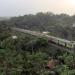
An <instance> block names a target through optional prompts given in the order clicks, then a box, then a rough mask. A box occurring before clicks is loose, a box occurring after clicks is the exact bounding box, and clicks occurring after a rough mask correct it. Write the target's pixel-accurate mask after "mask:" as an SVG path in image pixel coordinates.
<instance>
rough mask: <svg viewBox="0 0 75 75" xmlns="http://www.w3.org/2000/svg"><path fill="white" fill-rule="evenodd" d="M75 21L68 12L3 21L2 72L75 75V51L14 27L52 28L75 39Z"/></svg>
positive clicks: (0, 27)
mask: <svg viewBox="0 0 75 75" xmlns="http://www.w3.org/2000/svg"><path fill="white" fill-rule="evenodd" d="M74 20H75V16H69V15H66V14H61V15H55V14H53V13H38V14H36V15H25V16H20V17H13V18H11V19H10V20H6V21H0V75H75V55H74V54H71V53H68V52H67V51H65V50H63V49H58V48H56V47H54V46H52V45H51V44H50V43H49V42H48V40H47V39H46V38H39V37H35V36H32V35H28V34H23V33H20V32H15V31H12V30H11V29H10V28H11V27H14V26H15V27H19V28H25V29H30V30H36V31H49V32H50V35H54V36H58V37H61V38H65V39H69V40H75V39H74V38H75V35H74V34H75V33H74V31H75V30H74V26H73V24H74ZM13 36H16V37H17V38H13Z"/></svg>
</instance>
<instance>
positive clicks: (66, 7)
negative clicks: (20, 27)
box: [0, 0, 75, 16]
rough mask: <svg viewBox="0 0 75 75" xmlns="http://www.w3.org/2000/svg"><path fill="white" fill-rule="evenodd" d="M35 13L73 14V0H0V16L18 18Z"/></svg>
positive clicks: (74, 5)
mask: <svg viewBox="0 0 75 75" xmlns="http://www.w3.org/2000/svg"><path fill="white" fill-rule="evenodd" d="M37 12H54V13H57V14H60V13H67V14H70V15H73V14H75V0H0V16H19V15H25V14H35V13H37Z"/></svg>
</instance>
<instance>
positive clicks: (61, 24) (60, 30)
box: [0, 12, 75, 40]
mask: <svg viewBox="0 0 75 75" xmlns="http://www.w3.org/2000/svg"><path fill="white" fill-rule="evenodd" d="M0 25H2V26H3V25H4V26H6V25H8V26H10V27H11V26H16V27H19V28H25V29H29V30H36V31H49V32H50V35H53V36H57V37H61V38H65V39H69V40H75V29H74V28H75V16H69V15H66V14H60V15H57V14H53V13H49V12H48V13H37V14H36V15H32V14H30V15H24V16H19V17H12V18H11V20H9V21H5V22H4V21H3V22H0Z"/></svg>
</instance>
